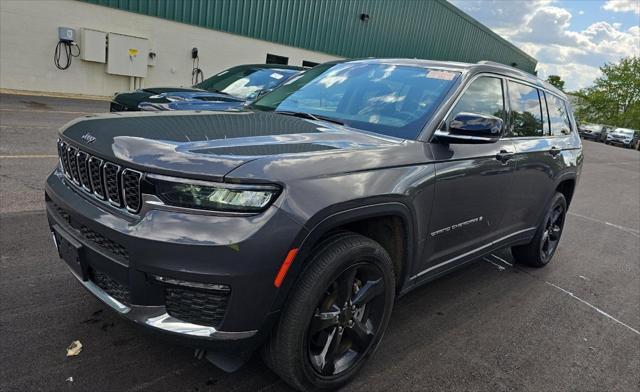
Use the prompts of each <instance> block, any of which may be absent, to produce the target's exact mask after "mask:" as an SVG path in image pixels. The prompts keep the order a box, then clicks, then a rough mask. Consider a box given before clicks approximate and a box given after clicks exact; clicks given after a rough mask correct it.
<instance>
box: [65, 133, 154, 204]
mask: <svg viewBox="0 0 640 392" xmlns="http://www.w3.org/2000/svg"><path fill="white" fill-rule="evenodd" d="M58 156H59V157H60V166H61V167H62V171H63V172H64V175H65V176H66V177H67V178H68V179H69V180H70V182H72V183H73V184H74V185H76V186H78V187H80V188H81V189H83V190H84V191H85V192H87V193H90V194H92V195H93V196H95V197H96V198H98V199H100V200H103V201H106V202H108V203H110V204H111V205H113V206H115V207H118V208H124V209H126V210H127V211H128V212H130V213H134V214H135V213H137V212H139V211H140V205H141V201H142V197H141V195H140V180H141V179H142V173H140V172H139V171H136V170H132V169H129V168H123V167H122V166H120V165H117V164H115V163H113V162H109V161H105V160H103V159H100V158H98V157H95V156H92V155H90V154H88V153H87V152H85V151H82V150H79V149H78V148H76V147H74V146H72V145H69V144H68V143H66V142H63V141H62V140H58Z"/></svg>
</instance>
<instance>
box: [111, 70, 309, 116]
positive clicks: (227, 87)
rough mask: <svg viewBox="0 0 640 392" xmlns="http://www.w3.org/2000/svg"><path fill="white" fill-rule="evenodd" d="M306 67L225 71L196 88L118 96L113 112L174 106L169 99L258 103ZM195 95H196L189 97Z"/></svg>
mask: <svg viewBox="0 0 640 392" xmlns="http://www.w3.org/2000/svg"><path fill="white" fill-rule="evenodd" d="M304 69H305V68H303V67H296V66H292V65H280V64H247V65H238V66H235V67H232V68H229V69H227V70H224V71H222V72H220V73H218V74H216V75H214V76H212V77H210V78H208V79H205V80H204V81H202V82H200V83H198V84H196V85H195V86H193V87H147V88H142V89H139V90H136V91H131V92H122V93H116V94H115V95H114V97H113V99H112V101H111V105H110V111H112V112H121V111H138V110H141V109H140V108H139V105H140V104H141V103H142V102H148V103H151V104H162V103H171V102H172V101H171V100H170V99H169V98H167V97H168V96H175V97H181V99H182V100H187V99H191V100H197V99H198V97H202V98H205V96H204V95H202V94H203V93H213V94H217V95H208V96H206V99H207V101H208V102H213V101H214V100H216V99H217V100H218V101H219V102H221V103H222V104H221V106H222V105H224V104H225V103H229V104H231V105H233V103H234V102H239V101H242V102H244V101H247V100H250V99H252V97H253V98H254V99H255V97H256V95H258V94H261V92H263V91H268V90H272V89H274V88H275V87H277V86H278V85H280V84H282V83H283V82H285V81H286V80H288V79H289V78H290V77H291V76H293V75H295V74H297V73H298V72H300V71H302V70H304ZM190 93H192V94H193V95H189V94H190Z"/></svg>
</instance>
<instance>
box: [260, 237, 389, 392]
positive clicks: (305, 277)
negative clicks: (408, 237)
mask: <svg viewBox="0 0 640 392" xmlns="http://www.w3.org/2000/svg"><path fill="white" fill-rule="evenodd" d="M294 263H305V264H306V267H305V268H304V270H303V271H302V272H301V274H300V276H299V277H298V278H297V279H295V280H293V281H292V283H291V284H292V289H291V290H290V293H289V294H288V297H287V298H288V299H287V302H286V304H285V306H284V308H283V310H282V312H281V314H280V318H279V320H278V323H277V325H276V326H275V328H274V329H273V331H272V333H271V336H270V338H269V340H268V341H267V343H266V344H265V346H264V347H263V350H262V357H263V359H264V361H265V363H266V364H267V365H268V366H269V367H270V368H271V369H272V370H273V371H274V372H276V373H277V374H278V375H279V376H280V377H282V379H284V380H285V381H286V382H287V383H288V384H289V385H291V386H293V387H294V388H296V389H298V390H301V391H329V390H335V389H337V388H340V387H341V386H343V385H344V384H346V383H348V382H349V381H350V380H351V379H353V378H354V377H355V376H356V374H357V373H358V371H359V370H360V369H361V368H362V367H363V366H364V364H365V363H366V362H367V360H368V359H369V358H370V357H371V355H372V354H373V353H374V352H375V350H376V348H377V346H378V344H379V343H380V341H381V339H382V336H383V334H384V331H385V329H386V327H387V325H388V324H389V319H390V317H391V311H392V309H393V302H394V297H395V272H394V266H393V261H392V260H391V258H390V257H389V254H388V253H387V252H386V251H385V249H384V248H383V247H382V246H381V245H380V244H379V243H377V242H376V241H374V240H372V239H371V238H368V237H365V236H362V235H360V234H356V233H352V232H348V231H340V232H336V233H333V234H331V235H328V236H327V237H326V238H325V239H324V240H322V241H321V242H320V243H319V244H318V245H317V246H315V247H314V249H313V250H312V251H311V255H310V257H309V260H304V261H303V260H295V261H294ZM286 279H290V277H289V276H287V278H286ZM292 279H293V278H292Z"/></svg>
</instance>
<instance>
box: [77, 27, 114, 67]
mask: <svg viewBox="0 0 640 392" xmlns="http://www.w3.org/2000/svg"><path fill="white" fill-rule="evenodd" d="M80 58H81V59H83V60H84V61H93V62H96V63H106V62H107V33H105V32H104V31H98V30H91V29H81V30H80Z"/></svg>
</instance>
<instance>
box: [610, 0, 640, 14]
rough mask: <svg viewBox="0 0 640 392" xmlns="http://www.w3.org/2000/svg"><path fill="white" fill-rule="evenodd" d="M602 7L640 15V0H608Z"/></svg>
mask: <svg viewBox="0 0 640 392" xmlns="http://www.w3.org/2000/svg"><path fill="white" fill-rule="evenodd" d="M602 8H604V9H605V10H607V11H613V12H633V13H635V14H638V15H640V0H607V2H606V3H605V4H604V5H603V6H602Z"/></svg>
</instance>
